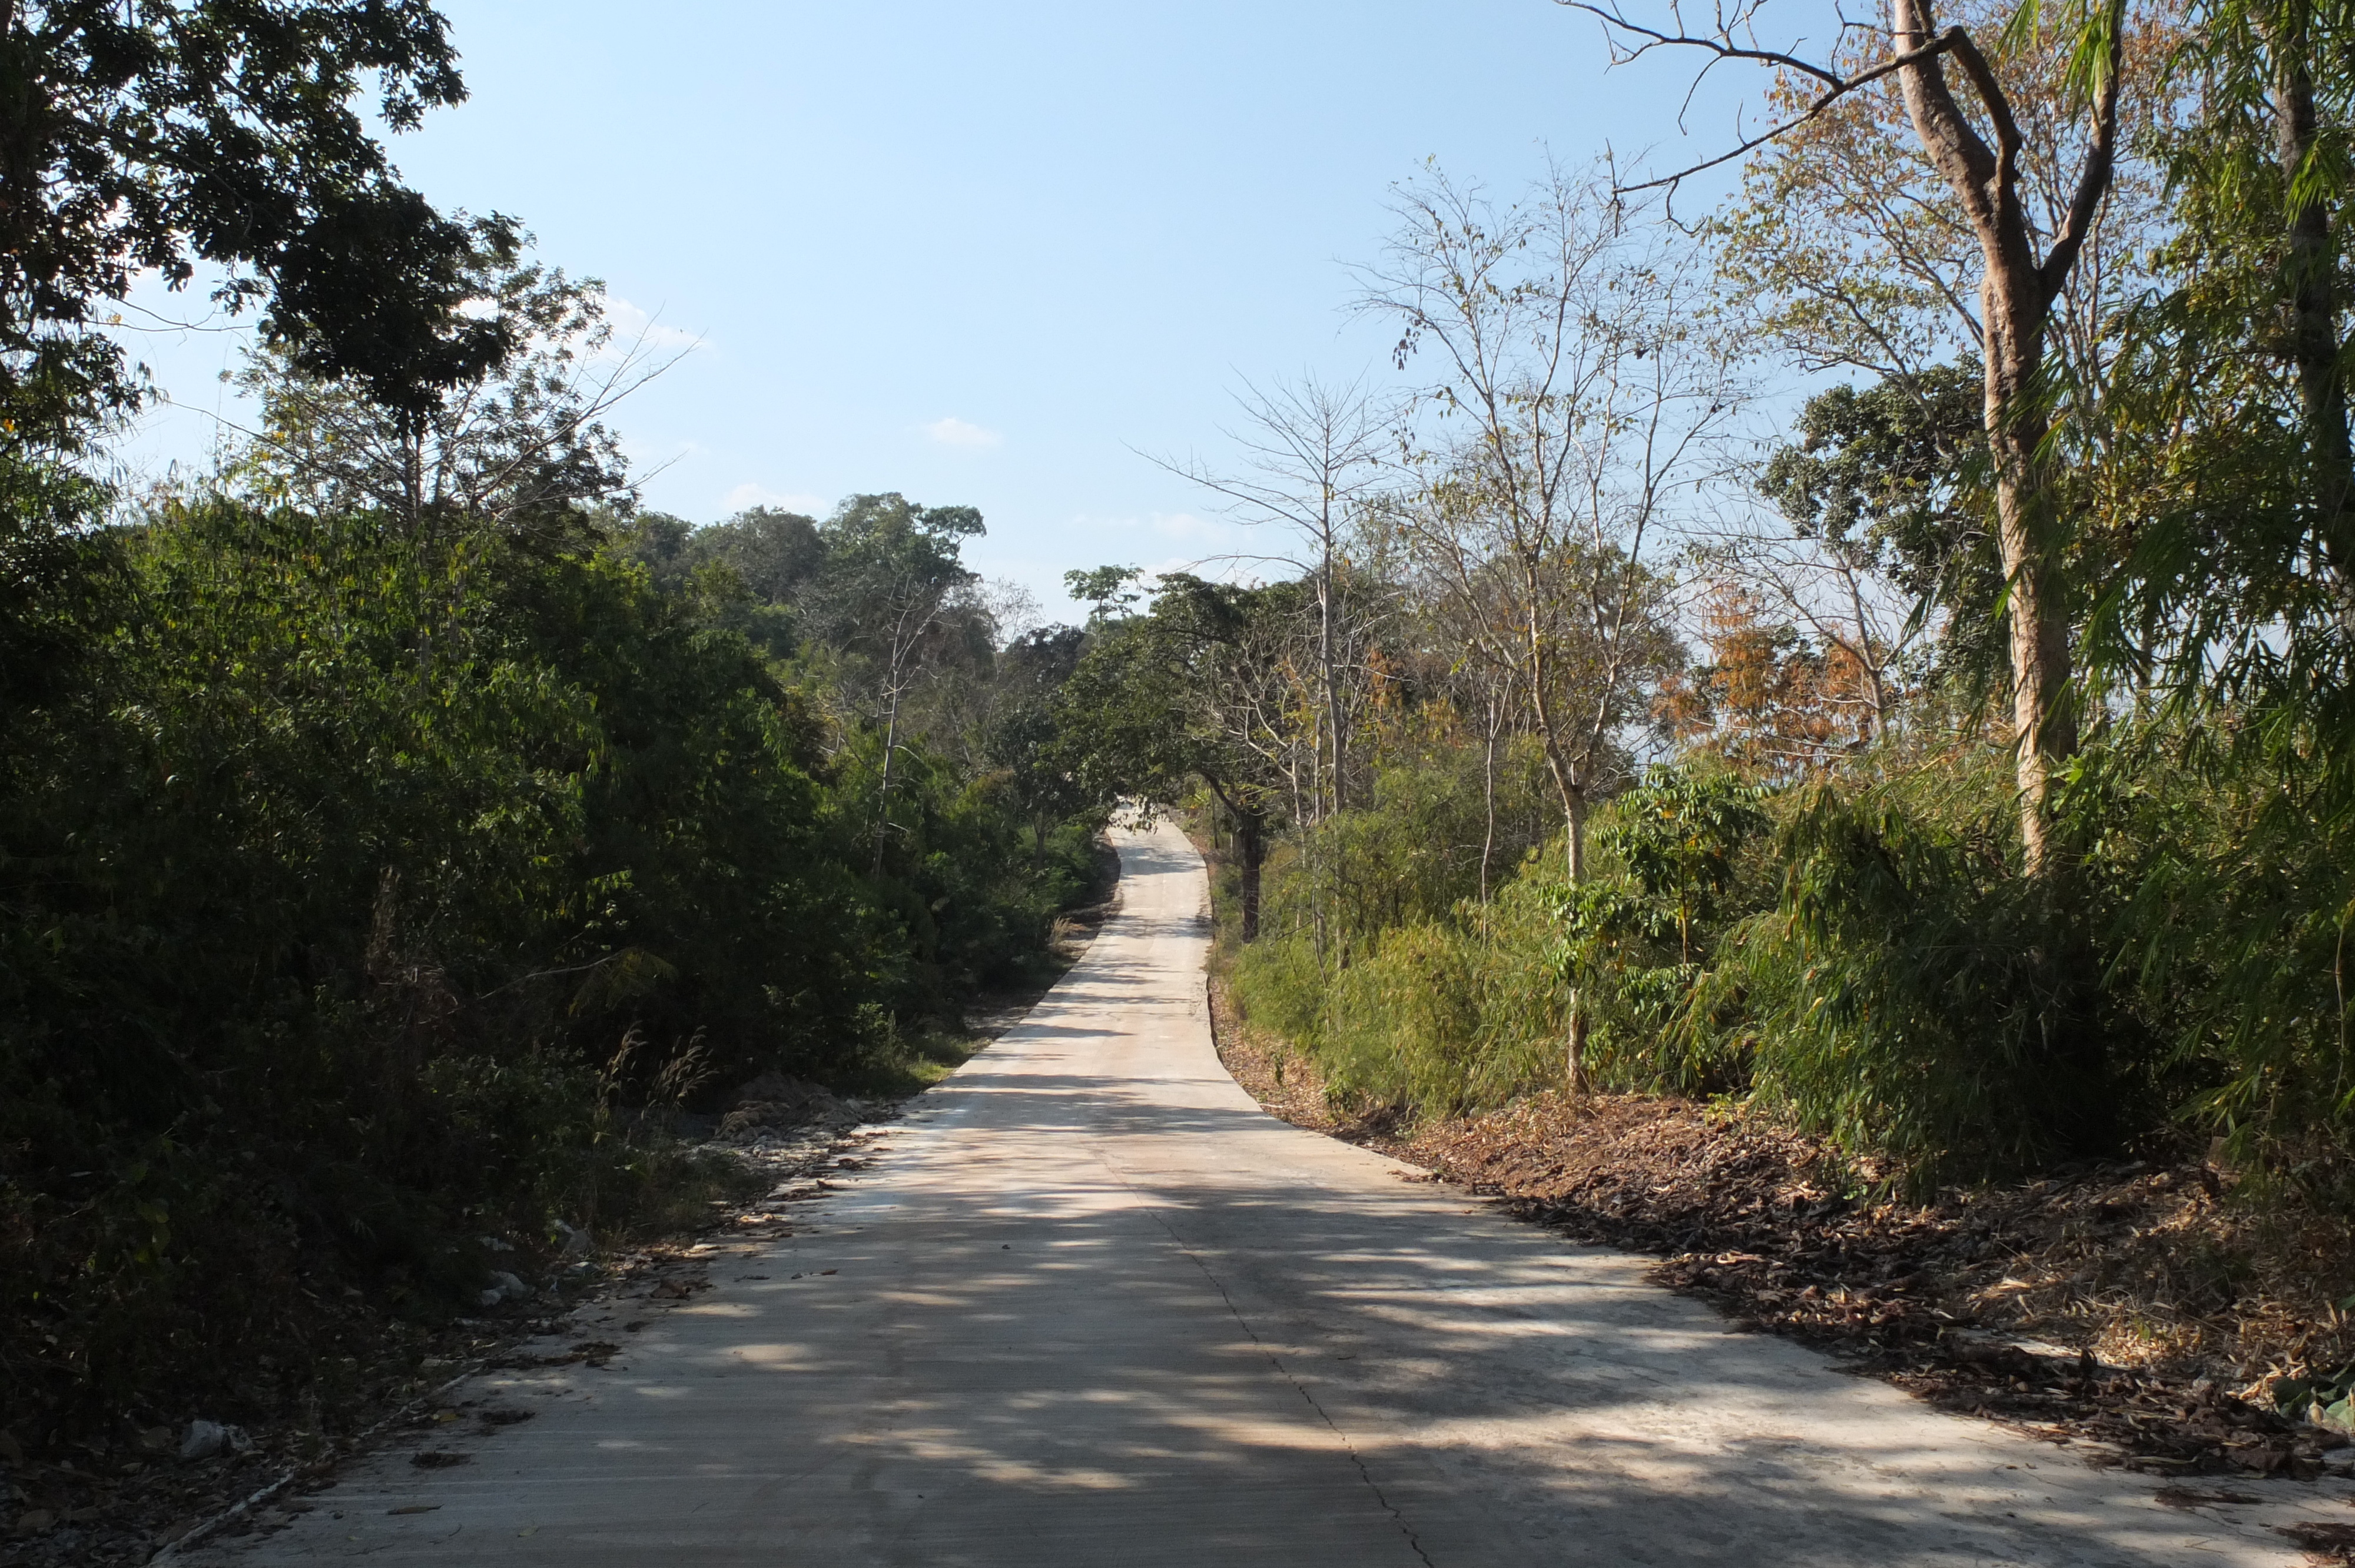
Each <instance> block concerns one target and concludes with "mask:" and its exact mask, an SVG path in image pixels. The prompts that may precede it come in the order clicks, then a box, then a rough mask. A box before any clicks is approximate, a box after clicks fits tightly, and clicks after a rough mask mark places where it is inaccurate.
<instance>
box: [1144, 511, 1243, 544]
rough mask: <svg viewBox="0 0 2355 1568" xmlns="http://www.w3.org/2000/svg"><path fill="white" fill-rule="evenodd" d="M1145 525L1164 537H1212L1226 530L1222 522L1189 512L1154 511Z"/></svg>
mask: <svg viewBox="0 0 2355 1568" xmlns="http://www.w3.org/2000/svg"><path fill="white" fill-rule="evenodd" d="M1146 525H1147V526H1149V527H1150V528H1151V529H1152V530H1153V531H1154V532H1155V533H1156V534H1158V535H1161V536H1162V537H1163V538H1165V539H1214V538H1217V537H1219V536H1220V535H1223V534H1224V533H1226V531H1227V530H1226V527H1225V525H1224V524H1220V523H1217V522H1215V521H1213V520H1211V519H1209V518H1206V517H1197V516H1195V515H1194V514H1192V513H1190V512H1156V513H1155V514H1153V515H1152V516H1151V517H1150V518H1148V519H1147V520H1146Z"/></svg>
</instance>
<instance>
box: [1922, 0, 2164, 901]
mask: <svg viewBox="0 0 2355 1568" xmlns="http://www.w3.org/2000/svg"><path fill="white" fill-rule="evenodd" d="M2109 20H2110V23H2111V24H2112V37H2113V38H2115V37H2118V36H2119V35H2120V32H2121V30H2122V29H2123V27H2124V9H2123V5H2122V4H2121V0H2111V4H2110V16H2109ZM1890 37H1891V43H1892V44H1893V45H1894V46H1895V48H1897V49H1898V50H1899V51H1900V52H1902V53H1907V54H1913V53H1917V52H1920V51H1924V50H1927V49H1928V48H1929V46H1930V45H1931V44H1932V43H1933V42H1934V41H1942V42H1943V43H1944V44H1945V52H1944V53H1923V54H1922V55H1921V58H1917V59H1916V60H1914V62H1913V63H1912V64H1910V65H1908V66H1906V67H1905V68H1903V69H1901V70H1900V71H1899V72H1898V73H1897V76H1898V82H1899V85H1900V87H1901V89H1902V92H1903V94H1904V98H1905V108H1906V112H1907V115H1908V116H1909V117H1910V118H1911V119H1912V121H1913V132H1914V134H1915V136H1916V137H1918V138H1919V139H1920V141H1921V143H1922V147H1923V152H1925V153H1926V154H1929V157H1930V161H1931V163H1932V164H1934V166H1935V167H1936V168H1937V170H1938V173H1939V174H1940V175H1942V176H1944V178H1945V181H1946V184H1947V185H1948V186H1949V188H1951V189H1952V190H1953V192H1954V194H1955V200H1956V202H1957V203H1958V205H1959V206H1960V207H1962V209H1963V212H1964V214H1965V216H1966V217H1967V218H1968V219H1969V221H1970V225H1971V228H1972V231H1973V233H1974V234H1975V235H1976V236H1977V238H1978V242H1979V255H1980V259H1981V261H1982V263H1983V264H1984V267H1985V273H1984V275H1983V276H1982V277H1981V279H1980V281H1979V304H1980V317H1981V323H1980V324H1981V330H1982V334H1983V342H1982V349H1983V351H1984V355H1985V358H1986V362H1987V448H1988V455H1989V456H1990V457H1991V458H1992V459H1993V466H1994V469H1995V481H1996V535H1997V542H1998V548H1999V550H2000V552H2001V555H2002V557H2003V569H2004V577H2005V580H2006V586H2007V590H2008V594H2009V610H2008V613H2007V619H2008V620H2009V627H2008V631H2009V643H2010V654H2011V691H2012V729H2013V745H2014V747H2016V751H2017V761H2016V768H2017V771H2018V779H2019V836H2020V846H2021V849H2022V852H2023V858H2024V860H2025V862H2026V863H2027V867H2028V871H2029V874H2030V875H2031V876H2034V877H2036V878H2038V879H2039V880H2044V879H2046V878H2048V877H2050V876H2051V875H2053V874H2056V873H2057V871H2058V870H2059V867H2060V862H2061V860H2062V856H2061V854H2060V853H2059V847H2058V846H2057V845H2056V844H2055V843H2054V842H2053V836H2052V833H2051V812H2050V802H2051V789H2052V778H2053V775H2054V774H2055V773H2056V772H2057V771H2059V769H2060V768H2061V767H2062V765H2063V764H2065V763H2066V762H2067V760H2068V758H2070V756H2071V755H2072V754H2073V752H2074V751H2075V750H2076V748H2077V721H2076V715H2075V712H2074V710H2073V704H2072V696H2071V691H2070V628H2069V615H2068V602H2067V597H2066V595H2065V593H2064V591H2063V587H2062V561H2061V551H2060V537H2059V535H2060V527H2059V523H2060V518H2059V515H2058V508H2057V506H2056V495H2055V490H2056V486H2055V484H2054V482H2053V481H2054V475H2053V473H2052V472H2051V468H2050V465H2049V464H2048V463H2047V462H2045V461H2043V460H2042V458H2041V456H2040V454H2039V451H2038V449H2039V447H2040V445H2041V443H2042V441H2043V440H2044V437H2045V435H2046V434H2047V431H2048V424H2047V421H2046V418H2045V415H2044V411H2043V409H2042V407H2041V404H2040V402H2039V388H2038V386H2037V375H2038V371H2039V370H2040V368H2041V366H2042V364H2043V359H2044V336H2045V327H2046V324H2047V323H2049V321H2050V320H2051V312H2052V302H2053V301H2054V300H2055V299H2057V298H2058V297H2059V296H2060V293H2061V289H2062V284H2064V283H2065V282H2066V281H2068V278H2069V274H2070V271H2071V270H2072V269H2073V267H2074V266H2075V265H2076V261H2077V255H2078V252H2079V251H2080V250H2081V249H2083V245H2084V241H2085V237H2086V235H2087V234H2088V233H2090V232H2091V230H2092V228H2093V225H2094V221H2095V219H2096V218H2097V217H2099V215H2100V212H2101V207H2102V203H2103V201H2104V199H2105V197H2106V196H2107V195H2108V192H2109V185H2110V175H2111V172H2112V168H2113V162H2114V157H2115V147H2116V142H2117V121H2118V116H2117V107H2118V74H2119V68H2120V67H2121V66H2122V64H2123V60H2122V58H2119V55H2118V54H2117V53H2116V52H2115V50H2114V51H2113V53H2112V56H2111V58H2110V60H2109V62H2108V66H2107V69H2105V70H2104V71H2103V72H2102V73H2101V75H2100V77H2099V79H2097V80H2096V82H2095V84H2094V102H2093V104H2092V105H2091V108H2092V111H2093V119H2094V124H2093V129H2092V136H2091V139H2090V141H2089V143H2088V145H2087V150H2086V153H2085V155H2084V163H2083V166H2082V167H2081V168H2080V169H2079V171H2078V177H2077V181H2076V188H2075V190H2074V192H2073V195H2072V197H2071V202H2070V208H2069V213H2068V217H2067V218H2066V220H2065V222H2064V223H2063V226H2062V231H2061V232H2060V233H2059V234H2057V235H2055V236H2054V237H2053V240H2052V244H2051V249H2049V250H2048V251H2047V252H2046V254H2045V255H2044V257H2043V258H2042V260H2039V259H2038V257H2037V254H2036V234H2035V230H2034V228H2033V227H2032V226H2031V225H2030V222H2029V218H2028V214H2027V210H2026V208H2025V207H2023V206H2022V204H2021V200H2020V179H2019V152H2020V145H2021V137H2020V132H2019V123H2018V122H2017V121H2016V120H2015V119H2014V117H2013V114H2012V111H2011V104H2010V101H2009V98H2008V97H2007V96H2006V95H2005V93H2004V90H2003V85H2002V83H2001V82H2000V81H1999V80H1998V79H1997V77H1996V75H1995V72H1994V70H1993V69H1992V68H1991V67H1990V66H1989V65H1988V63H1987V58H1986V57H1985V56H1984V55H1983V54H1981V53H1980V51H1979V48H1978V46H1977V44H1976V43H1975V42H1974V41H1973V40H1972V39H1971V38H1970V37H1969V36H1968V35H1967V34H1966V33H1964V32H1963V31H1962V30H1961V29H1959V28H1957V29H1955V30H1954V31H1952V32H1950V33H1948V34H1947V35H1945V37H1944V39H1943V40H1941V39H1940V37H1939V34H1938V30H1937V25H1936V22H1935V21H1934V19H1933V17H1932V16H1931V13H1930V0H1891V9H1890ZM1949 56H1951V57H1952V58H1953V59H1954V60H1955V63H1956V64H1958V65H1959V66H1960V67H1961V68H1962V69H1963V71H1964V72H1965V74H1966V76H1967V77H1968V78H1969V80H1970V84H1971V89H1972V90H1973V92H1974V93H1975V94H1976V95H1977V98H1978V100H1979V102H1980V105H1981V107H1982V109H1983V110H1984V111H1985V112H1986V115H1987V122H1988V123H1989V125H1990V126H1991V128H1992V129H1993V132H1994V134H1995V141H1994V143H1993V144H1992V145H1990V144H1989V143H1988V142H1987V139H1986V138H1985V137H1983V136H1981V135H1980V134H1979V132H1978V131H1977V128H1976V127H1974V126H1973V125H1972V123H1971V122H1970V121H1969V119H1968V118H1967V117H1966V115H1965V114H1964V113H1963V111H1962V107H1961V105H1960V104H1959V103H1958V102H1957V101H1955V96H1954V92H1953V90H1952V89H1951V87H1949V85H1948V83H1947V81H1946V64H1945V62H1946V59H1947V58H1948V57H1949Z"/></svg>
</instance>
